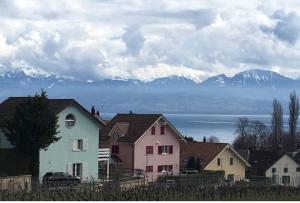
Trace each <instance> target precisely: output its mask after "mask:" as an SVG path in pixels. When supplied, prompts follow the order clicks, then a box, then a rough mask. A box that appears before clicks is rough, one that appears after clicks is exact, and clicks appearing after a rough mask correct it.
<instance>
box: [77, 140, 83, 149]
mask: <svg viewBox="0 0 300 203" xmlns="http://www.w3.org/2000/svg"><path fill="white" fill-rule="evenodd" d="M77 149H79V150H83V140H77Z"/></svg>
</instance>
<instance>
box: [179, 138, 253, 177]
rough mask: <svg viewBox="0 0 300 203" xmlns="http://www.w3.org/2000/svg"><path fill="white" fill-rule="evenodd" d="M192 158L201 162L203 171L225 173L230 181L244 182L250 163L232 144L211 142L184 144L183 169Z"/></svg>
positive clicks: (182, 154) (181, 157)
mask: <svg viewBox="0 0 300 203" xmlns="http://www.w3.org/2000/svg"><path fill="white" fill-rule="evenodd" d="M191 157H194V158H195V160H197V159H198V160H199V162H200V169H201V170H209V171H224V172H225V178H227V179H229V180H234V181H238V180H244V179H245V171H246V168H247V167H250V165H249V163H248V162H247V161H246V160H245V159H244V158H243V157H242V156H240V154H239V153H237V152H236V151H235V150H234V149H233V147H232V146H231V145H230V144H227V143H209V142H188V143H182V144H181V148H180V160H181V168H182V169H184V168H185V167H186V165H187V163H188V161H189V159H190V158H191Z"/></svg>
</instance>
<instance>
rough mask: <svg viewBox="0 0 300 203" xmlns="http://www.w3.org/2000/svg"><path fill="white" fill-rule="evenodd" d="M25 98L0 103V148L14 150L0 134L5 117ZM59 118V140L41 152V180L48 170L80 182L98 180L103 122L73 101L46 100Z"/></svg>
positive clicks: (11, 98)
mask: <svg viewBox="0 0 300 203" xmlns="http://www.w3.org/2000/svg"><path fill="white" fill-rule="evenodd" d="M25 99H26V97H10V98H8V99H7V100H5V101H4V102H3V103H1V104H0V140H1V141H0V148H13V146H12V145H11V144H10V143H9V142H8V141H7V139H6V137H5V136H4V134H3V133H2V132H1V127H3V126H4V125H5V123H4V121H5V118H6V117H7V116H8V115H10V114H12V113H13V112H14V110H15V108H16V107H17V106H18V105H20V104H21V103H22V102H23V101H24V100H25ZM48 102H49V103H48V104H49V106H50V108H51V109H52V110H53V111H54V112H55V113H56V114H57V116H58V125H59V128H58V131H59V133H58V134H57V136H58V137H61V138H60V140H59V141H58V142H56V143H53V144H51V145H50V146H49V148H48V150H47V151H45V150H41V151H40V167H39V174H40V177H39V178H40V179H42V177H43V176H44V175H45V173H47V172H50V171H59V172H67V173H69V174H72V175H74V176H79V177H81V179H83V180H84V179H87V178H95V179H97V178H98V149H99V129H100V128H101V127H103V126H104V125H105V123H104V122H103V121H102V120H101V119H100V118H99V117H95V116H94V115H92V114H91V113H90V112H89V111H87V110H86V109H85V108H84V107H82V106H81V105H80V104H79V103H77V102H76V101H75V100H73V99H48Z"/></svg>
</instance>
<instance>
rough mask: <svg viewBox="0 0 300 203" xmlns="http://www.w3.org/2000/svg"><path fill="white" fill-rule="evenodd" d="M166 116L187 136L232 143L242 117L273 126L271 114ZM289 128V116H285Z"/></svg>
mask: <svg viewBox="0 0 300 203" xmlns="http://www.w3.org/2000/svg"><path fill="white" fill-rule="evenodd" d="M114 115H115V114H114V113H103V114H102V117H103V118H104V119H110V118H112V117H113V116H114ZM164 116H165V117H166V118H167V119H168V120H169V121H170V122H171V123H172V124H173V125H174V126H175V127H176V128H177V130H178V131H179V132H180V133H181V134H182V135H186V136H191V137H193V138H194V139H196V140H199V141H202V139H203V137H204V136H205V137H206V138H208V137H210V136H216V137H218V138H219V139H220V141H221V142H227V143H232V141H233V140H234V138H235V136H236V135H235V133H234V132H235V130H236V122H237V120H238V118H240V117H247V118H248V119H249V120H258V121H261V122H263V123H264V124H265V125H267V126H268V127H269V126H271V115H217V114H164ZM284 124H285V125H284V127H285V128H287V124H288V116H287V115H285V116H284Z"/></svg>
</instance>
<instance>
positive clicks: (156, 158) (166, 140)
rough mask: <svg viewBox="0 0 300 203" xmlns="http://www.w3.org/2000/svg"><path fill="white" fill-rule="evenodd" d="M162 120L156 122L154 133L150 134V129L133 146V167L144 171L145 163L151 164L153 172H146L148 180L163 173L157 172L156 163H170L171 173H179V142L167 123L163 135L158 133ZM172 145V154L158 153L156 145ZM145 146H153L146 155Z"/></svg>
mask: <svg viewBox="0 0 300 203" xmlns="http://www.w3.org/2000/svg"><path fill="white" fill-rule="evenodd" d="M162 125H163V122H158V123H157V124H156V125H155V127H156V132H155V133H156V134H155V135H151V129H149V130H148V131H147V132H146V134H145V135H144V136H143V137H141V138H140V139H139V140H138V141H137V142H136V144H135V147H134V168H135V169H143V170H145V171H146V165H148V166H153V172H151V173H147V172H146V175H147V177H148V180H149V181H155V180H156V179H157V177H158V176H159V175H163V173H159V172H158V165H172V166H173V175H178V174H179V160H180V143H179V138H178V136H177V135H176V134H175V132H173V131H172V130H171V128H170V127H169V126H168V125H167V126H165V133H164V135H160V127H161V126H162ZM161 145H172V146H173V153H172V154H165V155H163V154H158V146H161ZM146 146H153V154H150V155H146Z"/></svg>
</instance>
